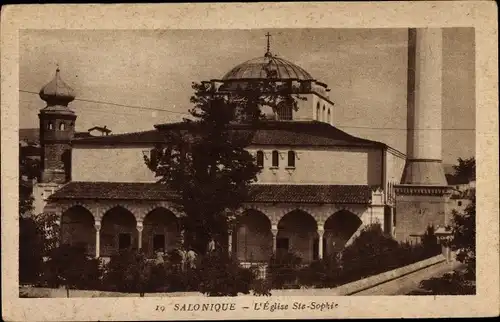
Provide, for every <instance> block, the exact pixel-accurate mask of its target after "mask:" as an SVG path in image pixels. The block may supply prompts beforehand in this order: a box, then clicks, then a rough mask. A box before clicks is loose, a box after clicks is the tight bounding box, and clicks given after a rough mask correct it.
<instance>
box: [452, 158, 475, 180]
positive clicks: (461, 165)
mask: <svg viewBox="0 0 500 322" xmlns="http://www.w3.org/2000/svg"><path fill="white" fill-rule="evenodd" d="M453 170H454V171H455V172H454V174H453V176H454V177H455V179H456V180H457V181H458V182H463V183H468V182H469V181H470V180H474V179H475V178H476V159H475V158H474V157H471V158H468V159H462V158H458V164H457V165H454V166H453Z"/></svg>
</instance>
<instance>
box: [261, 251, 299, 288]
mask: <svg viewBox="0 0 500 322" xmlns="http://www.w3.org/2000/svg"><path fill="white" fill-rule="evenodd" d="M301 264H302V259H301V258H300V257H299V256H297V255H295V254H293V253H284V254H280V253H277V254H275V255H273V256H272V257H271V260H270V261H269V267H268V272H269V278H270V281H271V286H272V287H273V288H284V287H291V286H293V285H294V284H297V279H298V273H299V270H300V268H301Z"/></svg>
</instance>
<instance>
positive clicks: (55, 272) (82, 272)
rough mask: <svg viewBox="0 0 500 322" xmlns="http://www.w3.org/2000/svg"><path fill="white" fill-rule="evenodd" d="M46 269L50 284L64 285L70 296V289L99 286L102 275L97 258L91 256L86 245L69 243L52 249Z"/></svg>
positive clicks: (47, 279)
mask: <svg viewBox="0 0 500 322" xmlns="http://www.w3.org/2000/svg"><path fill="white" fill-rule="evenodd" d="M45 269H46V270H45V280H46V282H47V283H48V285H49V286H59V285H64V286H65V287H66V291H67V296H68V297H69V290H70V289H73V288H75V289H95V288H97V287H98V285H99V279H100V276H101V270H100V267H99V261H98V260H97V259H95V258H89V257H88V256H87V255H86V253H85V248H84V247H81V246H72V245H67V244H63V245H61V246H59V247H57V248H54V249H52V250H51V252H50V257H49V260H48V261H47V263H46V267H45Z"/></svg>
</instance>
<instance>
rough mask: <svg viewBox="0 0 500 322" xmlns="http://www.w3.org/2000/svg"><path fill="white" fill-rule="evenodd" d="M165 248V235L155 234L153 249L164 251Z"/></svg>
mask: <svg viewBox="0 0 500 322" xmlns="http://www.w3.org/2000/svg"><path fill="white" fill-rule="evenodd" d="M164 248H165V235H154V237H153V251H154V252H157V251H164Z"/></svg>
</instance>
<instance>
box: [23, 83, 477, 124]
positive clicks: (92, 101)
mask: <svg viewBox="0 0 500 322" xmlns="http://www.w3.org/2000/svg"><path fill="white" fill-rule="evenodd" d="M19 92H23V93H30V94H36V95H38V93H37V92H33V91H26V90H21V89H20V90H19ZM75 101H83V102H90V103H96V104H104V105H114V106H120V107H128V108H135V109H138V110H146V111H159V112H165V113H174V114H181V115H190V114H189V113H186V112H177V111H172V110H164V109H160V108H154V107H145V106H134V105H125V104H118V103H112V102H105V101H95V100H88V99H83V98H75ZM25 102H28V101H25ZM93 111H96V112H102V113H112V114H115V113H113V112H111V111H104V110H99V109H93ZM123 114H124V115H130V116H135V115H134V114H129V113H123ZM335 126H336V127H340V128H348V129H367V130H385V131H408V130H410V129H406V128H396V127H369V126H351V125H339V124H335ZM414 130H423V131H475V130H476V129H475V128H449V129H446V128H441V129H432V128H429V129H414Z"/></svg>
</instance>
